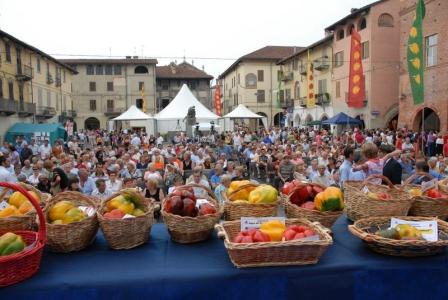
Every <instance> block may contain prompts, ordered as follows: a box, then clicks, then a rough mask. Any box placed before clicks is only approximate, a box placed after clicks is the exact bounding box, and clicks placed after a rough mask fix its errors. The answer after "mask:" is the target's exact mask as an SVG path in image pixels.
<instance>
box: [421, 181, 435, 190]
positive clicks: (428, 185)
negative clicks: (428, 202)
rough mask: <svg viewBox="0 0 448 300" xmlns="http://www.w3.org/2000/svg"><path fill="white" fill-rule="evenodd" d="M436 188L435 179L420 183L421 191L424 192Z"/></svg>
mask: <svg viewBox="0 0 448 300" xmlns="http://www.w3.org/2000/svg"><path fill="white" fill-rule="evenodd" d="M436 186H437V179H432V180H430V181H426V182H422V191H423V192H425V191H427V190H429V189H432V188H435V187H436Z"/></svg>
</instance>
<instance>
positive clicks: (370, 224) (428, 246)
mask: <svg viewBox="0 0 448 300" xmlns="http://www.w3.org/2000/svg"><path fill="white" fill-rule="evenodd" d="M398 218H400V219H402V220H408V221H428V220H434V218H425V217H402V216H400V217H398ZM437 224H438V229H439V241H437V242H428V241H416V240H394V239H388V238H384V237H381V236H378V235H376V234H375V232H376V231H377V230H379V229H387V228H389V226H390V217H372V218H366V219H362V220H358V221H356V222H355V224H353V225H349V226H348V229H349V231H350V232H351V233H352V234H353V235H355V236H356V237H358V238H360V239H361V240H362V241H363V242H364V243H365V244H366V246H367V247H369V248H370V249H371V250H373V251H375V252H378V253H381V254H386V255H392V256H404V257H416V256H428V255H434V254H439V253H443V252H444V250H445V247H446V246H448V223H447V222H445V221H442V220H437Z"/></svg>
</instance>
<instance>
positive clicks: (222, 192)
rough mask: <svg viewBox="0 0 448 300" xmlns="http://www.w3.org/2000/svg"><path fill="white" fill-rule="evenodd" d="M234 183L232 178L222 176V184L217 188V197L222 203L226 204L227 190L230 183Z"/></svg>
mask: <svg viewBox="0 0 448 300" xmlns="http://www.w3.org/2000/svg"><path fill="white" fill-rule="evenodd" d="M231 181H232V177H230V176H229V175H222V176H221V182H220V184H219V185H218V186H217V187H216V188H215V195H216V198H218V201H219V202H220V203H224V201H225V200H226V197H227V196H226V194H227V189H228V188H229V186H230V182H231Z"/></svg>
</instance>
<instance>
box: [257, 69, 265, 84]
mask: <svg viewBox="0 0 448 300" xmlns="http://www.w3.org/2000/svg"><path fill="white" fill-rule="evenodd" d="M257 77H258V82H263V81H264V71H263V70H258V71H257Z"/></svg>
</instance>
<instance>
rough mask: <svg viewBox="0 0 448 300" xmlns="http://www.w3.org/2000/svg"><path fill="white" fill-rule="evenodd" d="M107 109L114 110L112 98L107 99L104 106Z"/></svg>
mask: <svg viewBox="0 0 448 300" xmlns="http://www.w3.org/2000/svg"><path fill="white" fill-rule="evenodd" d="M106 109H107V111H114V100H111V99H109V100H107V106H106Z"/></svg>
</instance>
